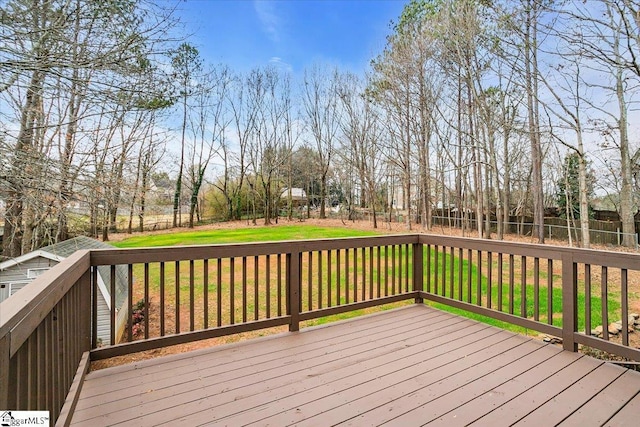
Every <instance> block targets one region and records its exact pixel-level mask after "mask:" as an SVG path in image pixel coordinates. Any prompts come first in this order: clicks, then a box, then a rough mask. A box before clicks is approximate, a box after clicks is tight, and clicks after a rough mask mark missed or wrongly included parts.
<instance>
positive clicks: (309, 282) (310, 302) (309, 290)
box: [307, 251, 313, 311]
mask: <svg viewBox="0 0 640 427" xmlns="http://www.w3.org/2000/svg"><path fill="white" fill-rule="evenodd" d="M307 257H308V258H307V260H308V262H307V266H308V267H307V311H312V310H313V252H312V251H309V252H308V254H307Z"/></svg>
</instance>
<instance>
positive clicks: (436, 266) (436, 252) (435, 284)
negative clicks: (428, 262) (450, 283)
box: [433, 245, 440, 295]
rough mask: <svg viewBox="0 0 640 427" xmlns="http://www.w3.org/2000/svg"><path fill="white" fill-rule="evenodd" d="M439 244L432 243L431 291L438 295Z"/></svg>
mask: <svg viewBox="0 0 640 427" xmlns="http://www.w3.org/2000/svg"><path fill="white" fill-rule="evenodd" d="M438 249H439V246H438V245H434V246H433V267H434V272H433V288H434V289H433V293H434V294H436V295H438V294H439V293H440V291H439V288H440V287H439V283H440V282H439V280H438V278H439V270H440V251H439V250H438Z"/></svg>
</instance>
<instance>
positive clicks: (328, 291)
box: [327, 249, 333, 307]
mask: <svg viewBox="0 0 640 427" xmlns="http://www.w3.org/2000/svg"><path fill="white" fill-rule="evenodd" d="M332 257H333V251H332V250H331V249H329V250H328V251H327V307H331V306H332V304H331V284H332V283H331V281H332V277H331V275H332V271H331V269H332V268H331V267H332V259H331V258H332Z"/></svg>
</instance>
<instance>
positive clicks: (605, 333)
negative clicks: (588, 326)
mask: <svg viewBox="0 0 640 427" xmlns="http://www.w3.org/2000/svg"><path fill="white" fill-rule="evenodd" d="M608 271H609V270H608V269H607V267H606V266H604V265H603V266H602V275H601V279H600V298H601V305H602V338H603V339H605V340H607V341H609V300H608V298H609V290H608V289H607V288H608V286H609V283H608V282H609V280H608V277H607V276H608Z"/></svg>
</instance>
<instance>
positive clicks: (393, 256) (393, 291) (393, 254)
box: [391, 245, 396, 295]
mask: <svg viewBox="0 0 640 427" xmlns="http://www.w3.org/2000/svg"><path fill="white" fill-rule="evenodd" d="M395 294H396V247H395V245H391V295H395Z"/></svg>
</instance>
